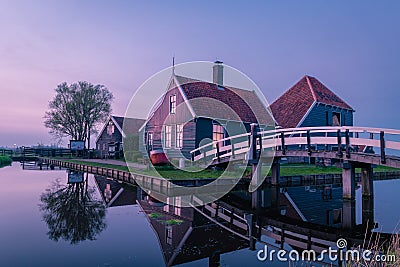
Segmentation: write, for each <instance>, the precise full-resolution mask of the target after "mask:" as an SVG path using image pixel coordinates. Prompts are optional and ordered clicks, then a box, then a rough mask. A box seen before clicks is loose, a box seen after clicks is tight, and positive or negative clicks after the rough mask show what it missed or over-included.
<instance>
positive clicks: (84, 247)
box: [0, 163, 400, 267]
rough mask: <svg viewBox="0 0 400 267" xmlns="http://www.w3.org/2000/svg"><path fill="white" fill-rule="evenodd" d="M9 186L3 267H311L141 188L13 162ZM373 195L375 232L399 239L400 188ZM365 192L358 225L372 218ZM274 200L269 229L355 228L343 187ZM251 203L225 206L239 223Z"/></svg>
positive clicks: (1, 238)
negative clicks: (266, 253) (264, 253)
mask: <svg viewBox="0 0 400 267" xmlns="http://www.w3.org/2000/svg"><path fill="white" fill-rule="evenodd" d="M82 181H83V182H82ZM68 182H69V183H68ZM0 183H1V186H0V203H1V208H0V266H57V267H60V266H307V264H306V263H297V265H295V264H292V265H289V264H288V263H287V262H279V261H277V260H275V261H273V262H261V261H259V260H258V259H257V252H258V250H260V249H262V248H264V244H265V243H269V244H271V246H272V247H278V248H279V247H283V248H284V249H287V250H290V249H299V248H298V247H295V246H294V245H291V244H289V241H288V243H287V244H282V243H280V242H279V241H277V240H276V239H274V238H273V237H274V235H269V236H261V238H260V240H261V241H262V242H256V243H255V245H254V247H252V248H251V249H250V247H251V246H250V245H249V241H248V240H245V239H243V238H241V237H240V235H238V234H237V233H239V234H242V235H246V233H243V231H242V230H243V229H240V228H239V227H238V228H237V229H236V228H235V226H232V227H225V225H228V224H227V223H226V222H224V221H223V220H222V219H220V220H218V219H217V220H213V219H212V218H213V216H214V217H215V213H214V214H213V213H212V212H211V213H207V210H206V209H199V210H194V209H192V208H177V207H173V206H169V205H164V204H162V203H158V202H157V201H156V200H154V199H152V198H151V197H149V196H146V195H145V194H144V193H143V192H142V191H141V190H140V188H137V187H135V186H128V185H124V184H121V183H118V182H116V181H113V180H110V179H107V178H106V177H101V176H94V175H91V174H80V173H71V172H69V171H67V170H52V171H51V170H43V171H39V170H22V168H21V166H20V165H19V163H13V165H12V166H7V167H4V168H1V169H0ZM374 187H375V194H374V199H373V203H374V210H373V212H372V217H371V218H373V220H374V221H375V222H377V223H378V228H377V229H375V230H374V231H377V230H379V231H382V232H386V233H391V232H392V231H393V230H394V229H395V228H396V226H397V224H398V223H399V221H400V209H399V208H398V205H399V204H398V203H400V194H399V190H400V180H387V181H376V182H375V183H374ZM321 190H322V191H321ZM325 191H327V192H328V193H327V194H325V193H322V194H321V192H325ZM360 191H361V190H359V189H358V190H357V192H356V195H357V196H356V197H357V199H356V204H355V208H354V212H355V218H354V220H355V221H354V222H353V224H355V225H356V224H360V223H362V217H363V211H362V208H361V204H360V203H361V202H362V199H361V195H360ZM271 192H272V191H271V190H270V189H268V190H265V191H263V192H262V193H261V195H260V196H261V197H260V198H259V199H258V201H259V202H261V204H260V207H261V208H260V210H261V211H262V210H263V209H264V208H263V207H265V210H272V208H271V207H272V206H274V207H275V208H274V209H273V210H274V211H273V212H271V213H266V214H264V215H263V216H264V217H262V219H261V221H263V220H264V219H266V220H268V218H272V219H277V220H278V219H280V218H282V219H283V220H284V221H285V222H289V224H290V222H292V221H293V222H295V221H297V220H299V221H303V222H305V226H304V227H308V226H307V225H306V224H307V223H309V224H310V225H311V228H310V229H314V228H315V227H314V226H315V225H321V226H324V225H325V226H326V225H328V226H329V227H330V228H331V229H335V228H336V229H339V231H340V229H341V227H342V225H343V221H344V220H346V218H344V217H345V216H347V215H346V213H345V212H343V209H342V205H343V203H342V201H341V199H340V195H341V188H338V187H335V186H331V187H326V186H324V187H323V188H321V187H319V186H312V185H309V186H299V187H290V188H280V189H278V191H277V192H276V194H277V195H278V196H279V197H277V198H276V199H274V198H272V197H271ZM272 195H273V194H272ZM251 199H252V197H251V195H249V193H248V192H246V191H245V190H237V191H235V192H232V193H231V194H229V195H227V196H225V197H224V198H223V199H222V200H221V203H225V204H224V205H226V206H225V209H223V208H221V209H220V210H221V211H220V212H223V210H225V211H227V210H230V209H231V208H232V207H235V208H234V209H235V210H236V211H237V216H238V217H237V218H238V219H240V218H239V217H240V216H241V215H243V213H246V212H245V211H243V210H246V209H247V210H249V209H251V205H252V204H251V203H252V202H251V201H252V200H251ZM277 199H279V201H277ZM277 202H279V203H277ZM249 207H250V208H249ZM217 209H218V207H217ZM209 210H212V205H211V206H210V207H209ZM203 211H204V212H203ZM271 214H277V215H276V216H272V215H271ZM235 216H236V215H235ZM268 216H270V217H268ZM271 216H272V217H271ZM235 218H236V217H235ZM235 220H236V219H235ZM271 227H272V226H269V227H267V226H265V229H271ZM272 228H273V227H272ZM275 233H277V232H275ZM263 242H264V243H263ZM310 266H311V265H310ZM313 266H322V265H319V264H316V263H313Z"/></svg>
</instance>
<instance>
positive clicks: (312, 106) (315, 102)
mask: <svg viewBox="0 0 400 267" xmlns="http://www.w3.org/2000/svg"><path fill="white" fill-rule="evenodd" d="M316 104H317V101H314V102H313V103H312V104H311V106H310V107H309V108H308V110H307V112H306V114H304V116H303V118H301V120H300V121H299V123H298V124H297V125H296V128H298V127H300V125H301V124H302V123H303V122H304V120H305V119H306V118H307V116H308V114H310V112H311V110H312V109H313V108H314V107H315V105H316Z"/></svg>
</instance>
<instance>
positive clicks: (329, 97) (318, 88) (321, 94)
mask: <svg viewBox="0 0 400 267" xmlns="http://www.w3.org/2000/svg"><path fill="white" fill-rule="evenodd" d="M305 77H306V78H308V80H309V81H310V84H311V90H312V91H313V92H314V96H315V100H316V101H317V102H319V103H323V104H326V105H332V106H336V107H340V108H345V109H351V110H353V108H352V107H350V106H349V105H348V104H347V103H346V102H344V101H343V100H342V99H341V98H340V97H338V96H337V95H336V94H335V93H333V92H332V91H331V90H329V89H328V88H327V87H326V86H325V85H323V84H322V83H321V82H320V81H318V80H317V79H316V78H314V77H310V76H305Z"/></svg>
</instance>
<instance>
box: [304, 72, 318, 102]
mask: <svg viewBox="0 0 400 267" xmlns="http://www.w3.org/2000/svg"><path fill="white" fill-rule="evenodd" d="M305 77H306V80H307V84H308V87H309V88H310V91H311V94H312V96H313V98H314V101H317V96H316V95H315V92H314V88H313V87H312V84H311V81H310V77H309V76H308V75H306V76H305Z"/></svg>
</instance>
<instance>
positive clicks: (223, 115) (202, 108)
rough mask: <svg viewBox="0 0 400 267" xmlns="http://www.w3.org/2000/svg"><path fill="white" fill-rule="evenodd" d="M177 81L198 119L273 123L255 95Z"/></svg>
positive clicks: (200, 82)
mask: <svg viewBox="0 0 400 267" xmlns="http://www.w3.org/2000/svg"><path fill="white" fill-rule="evenodd" d="M176 78H177V80H178V82H179V83H180V84H181V87H182V90H183V92H184V94H185V95H186V97H187V99H188V100H189V102H190V104H191V106H192V108H193V111H194V112H195V114H196V116H198V117H207V118H216V119H224V120H235V121H237V120H239V119H240V120H241V121H243V122H257V119H256V118H258V120H259V122H260V123H262V124H273V123H274V122H273V120H272V118H271V116H270V115H269V114H268V112H267V111H266V108H265V107H264V105H263V104H262V102H261V100H260V99H259V98H258V96H257V95H256V94H255V92H254V91H249V90H244V89H238V88H231V87H228V86H220V85H216V84H214V83H209V82H203V81H198V80H194V79H190V78H186V77H182V76H176ZM210 99H211V100H210ZM213 99H215V101H213ZM220 102H222V103H224V104H226V105H223V104H221V103H220ZM252 109H253V110H252Z"/></svg>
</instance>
